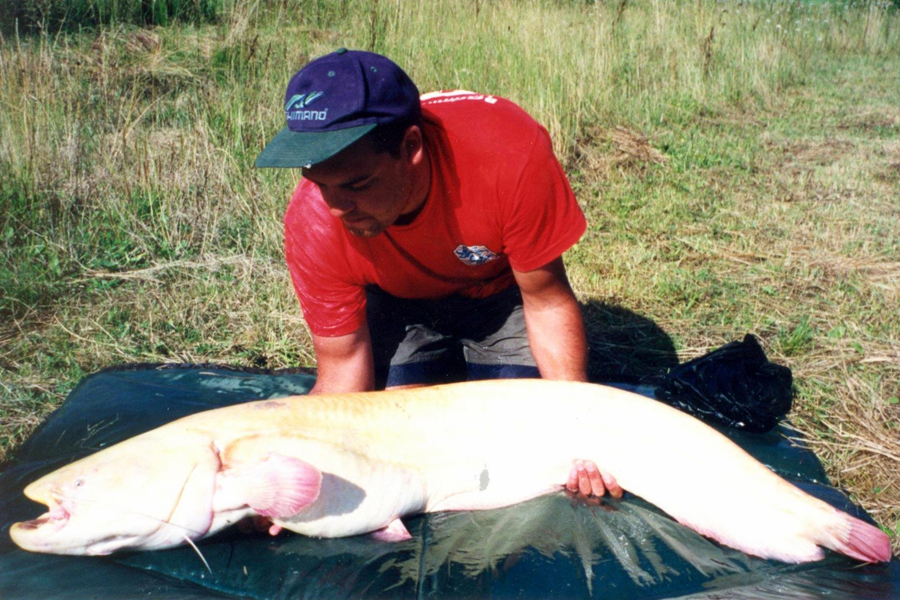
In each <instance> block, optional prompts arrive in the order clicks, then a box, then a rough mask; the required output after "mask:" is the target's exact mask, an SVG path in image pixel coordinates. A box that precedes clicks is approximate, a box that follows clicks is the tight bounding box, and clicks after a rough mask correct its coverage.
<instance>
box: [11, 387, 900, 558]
mask: <svg viewBox="0 0 900 600" xmlns="http://www.w3.org/2000/svg"><path fill="white" fill-rule="evenodd" d="M576 459H585V460H592V461H594V462H595V463H596V464H597V465H598V467H599V468H600V470H601V471H605V472H607V473H609V474H611V475H612V476H613V477H615V478H616V479H617V480H618V482H619V484H620V485H621V486H622V487H623V488H624V489H626V490H628V491H630V492H631V493H633V494H636V495H638V496H641V497H642V498H644V499H645V500H647V501H648V502H650V503H652V504H655V505H656V506H657V507H659V508H660V509H662V510H663V511H665V512H666V513H668V514H669V515H670V516H671V517H673V518H674V519H676V520H677V521H678V522H680V523H682V524H684V525H686V526H688V527H690V528H692V529H694V530H696V531H697V532H699V533H701V534H703V535H705V536H708V537H710V538H713V539H714V540H717V541H718V542H720V543H722V544H724V545H726V546H730V547H732V548H736V549H738V550H741V551H743V552H746V553H748V554H753V555H756V556H760V557H763V558H774V559H778V560H782V561H786V562H793V563H796V562H805V561H812V560H818V559H820V558H822V557H823V555H824V554H823V551H822V550H821V548H820V546H822V547H825V548H830V549H831V550H834V551H836V552H840V553H842V554H845V555H847V556H850V557H853V558H855V559H858V560H861V561H867V562H876V561H888V560H890V558H891V548H890V542H889V539H888V536H887V535H886V534H885V533H883V532H882V531H880V530H879V529H878V528H876V527H873V526H871V525H869V524H867V523H864V522H863V521H860V520H859V519H856V518H854V517H852V516H850V515H848V514H846V513H844V512H841V511H839V510H836V509H835V508H833V507H831V506H830V505H828V504H826V503H824V502H822V501H820V500H817V499H815V498H813V497H811V496H809V495H808V494H806V493H804V492H802V491H800V490H799V489H798V488H796V487H794V486H793V485H791V484H790V483H788V482H786V481H785V480H783V479H781V478H780V477H778V476H777V475H775V474H774V473H773V472H772V471H770V470H769V469H768V468H766V467H765V466H763V465H762V464H760V463H759V462H757V461H756V460H755V459H754V458H752V457H751V456H750V455H748V454H747V453H746V452H744V451H743V450H742V449H741V448H739V447H738V446H737V445H736V444H734V443H733V442H731V441H730V440H729V439H728V438H727V437H725V436H723V435H721V434H720V433H718V432H717V431H715V430H714V429H712V428H710V427H708V426H707V425H705V424H703V423H702V422H700V421H698V420H696V419H694V418H693V417H690V416H688V415H686V414H684V413H681V412H679V411H677V410H675V409H673V408H670V407H668V406H666V405H664V404H661V403H659V402H656V401H654V400H651V399H648V398H644V397H642V396H639V395H636V394H632V393H629V392H625V391H622V390H618V389H615V388H609V387H603V386H599V385H594V384H585V383H572V382H553V381H542V380H502V381H486V382H472V383H459V384H450V385H443V386H435V387H427V388H417V389H407V390H398V391H387V392H369V393H359V394H340V395H319V396H295V397H290V398H283V399H278V400H265V401H257V402H251V403H247V404H242V405H237V406H230V407H226V408H219V409H215V410H209V411H206V412H202V413H198V414H195V415H191V416H188V417H185V418H182V419H180V420H177V421H174V422H172V423H169V424H167V425H164V426H162V427H159V428H158V429H154V430H152V431H149V432H147V433H144V434H142V435H139V436H136V437H134V438H132V439H129V440H126V441H124V442H121V443H119V444H117V445H115V446H112V447H110V448H107V449H105V450H102V451H100V452H97V453H96V454H93V455H91V456H88V457H87V458H84V459H82V460H79V461H77V462H74V463H72V464H70V465H67V466H65V467H62V468H61V469H59V470H57V471H55V472H53V473H50V474H49V475H46V476H44V477H43V478H41V479H39V480H37V481H35V482H34V483H32V484H30V485H29V486H28V487H27V488H26V489H25V494H26V495H27V496H28V497H29V498H31V499H33V500H35V501H37V502H40V503H43V504H46V505H47V507H48V512H47V513H46V514H44V515H42V516H40V517H38V518H37V519H34V520H32V521H27V522H23V523H17V524H15V525H13V527H12V529H11V531H10V533H11V536H12V539H13V541H15V543H16V544H18V545H19V546H20V547H22V548H24V549H26V550H31V551H35V552H50V553H57V554H108V553H111V552H114V551H117V550H125V549H156V548H167V547H171V546H175V545H178V544H181V543H185V542H188V543H193V542H192V540H197V539H200V538H203V537H206V536H209V535H212V534H213V533H216V532H217V531H219V530H221V529H223V528H224V527H227V526H229V525H231V524H233V523H235V522H237V521H238V520H240V519H243V518H245V517H248V516H253V515H261V516H264V517H268V518H269V519H271V520H272V521H273V522H274V523H275V524H277V525H279V526H281V527H284V528H286V529H290V530H293V531H295V532H298V533H301V534H304V535H308V536H320V537H340V536H351V535H357V534H363V533H369V532H376V533H377V535H379V536H380V537H381V539H403V538H405V537H408V536H409V534H408V532H407V531H406V529H405V528H404V526H403V523H402V521H401V518H402V517H404V516H405V515H411V514H415V513H421V512H435V511H450V510H478V509H489V508H499V507H503V506H509V505H512V504H515V503H518V502H523V501H525V500H529V499H531V498H534V497H536V496H540V495H543V494H548V493H552V492H556V491H560V490H562V489H563V487H564V484H565V481H566V477H567V475H568V473H569V471H570V469H571V466H572V464H573V461H575V460H576Z"/></svg>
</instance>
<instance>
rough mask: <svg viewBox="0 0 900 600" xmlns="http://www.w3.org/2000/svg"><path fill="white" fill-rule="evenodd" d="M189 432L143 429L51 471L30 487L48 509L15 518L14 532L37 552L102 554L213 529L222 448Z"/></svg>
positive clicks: (174, 541)
mask: <svg viewBox="0 0 900 600" xmlns="http://www.w3.org/2000/svg"><path fill="white" fill-rule="evenodd" d="M190 437H191V436H189V435H185V436H184V439H181V440H172V441H169V443H168V445H166V441H167V440H160V439H155V438H152V437H150V438H141V436H139V437H138V438H133V439H132V440H126V441H125V442H123V443H122V444H120V445H117V446H114V447H111V448H108V449H106V450H103V451H100V452H98V453H96V454H93V455H91V456H88V457H86V458H83V459H81V460H79V461H76V462H74V463H71V464H69V465H66V466H65V467H62V468H60V469H58V470H57V471H54V472H52V473H50V474H48V475H45V476H44V477H42V478H40V479H38V480H37V481H35V482H33V483H31V484H30V485H28V486H27V487H26V488H25V490H24V493H25V495H26V496H27V497H28V498H30V499H31V500H34V501H35V502H38V503H40V504H44V505H45V506H46V507H47V512H45V513H44V514H43V515H41V516H39V517H37V518H35V519H32V520H30V521H24V522H21V523H15V524H13V526H12V527H11V528H10V537H11V538H12V540H13V542H14V543H16V545H18V546H19V547H21V548H22V549H24V550H28V551H31V552H42V553H51V554H69V555H104V554H110V553H112V552H115V551H117V550H122V549H136V550H153V549H160V548H169V547H173V546H177V545H179V544H182V543H184V542H185V541H186V540H187V539H197V538H200V537H203V536H205V535H207V534H208V533H211V532H210V526H211V524H212V522H213V518H212V495H213V492H214V487H215V473H216V472H217V470H218V468H219V460H218V455H217V453H216V451H215V448H214V446H213V445H211V444H210V443H203V442H202V441H201V443H197V442H198V440H197V439H189V438H190ZM189 442H193V443H189ZM160 447H162V448H165V449H164V450H160Z"/></svg>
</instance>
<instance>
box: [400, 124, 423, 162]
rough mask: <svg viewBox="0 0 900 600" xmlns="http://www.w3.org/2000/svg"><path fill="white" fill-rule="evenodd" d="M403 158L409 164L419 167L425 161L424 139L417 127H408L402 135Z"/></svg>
mask: <svg viewBox="0 0 900 600" xmlns="http://www.w3.org/2000/svg"><path fill="white" fill-rule="evenodd" d="M402 148H403V157H404V158H406V159H407V160H408V161H409V163H410V164H412V165H419V164H421V163H422V161H424V160H425V139H424V138H423V136H422V129H421V128H420V127H419V126H418V125H410V126H409V128H408V129H407V130H406V133H405V134H404V135H403V145H402Z"/></svg>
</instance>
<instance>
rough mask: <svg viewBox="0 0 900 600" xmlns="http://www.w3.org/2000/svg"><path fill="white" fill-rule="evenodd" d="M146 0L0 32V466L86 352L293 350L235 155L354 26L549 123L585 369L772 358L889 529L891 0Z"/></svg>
mask: <svg viewBox="0 0 900 600" xmlns="http://www.w3.org/2000/svg"><path fill="white" fill-rule="evenodd" d="M26 5H27V6H32V7H33V6H35V5H36V4H35V3H24V2H23V3H19V4H18V6H26ZM138 5H140V3H137V2H127V1H124V0H123V1H122V2H118V3H102V2H100V0H96V1H95V2H93V3H92V2H88V1H87V0H85V1H84V2H81V3H77V4H74V3H73V4H69V6H70V7H71V8H70V10H71V11H75V10H88V9H87V8H85V7H89V6H90V7H94V8H91V9H90V10H91V11H93V13H91V14H93V15H94V16H93V17H84V18H82V19H81V20H80V21H79V20H78V19H77V18H74V15H75V14H76V13H75V12H71V13H70V15H72V16H71V17H69V18H67V19H65V20H63V19H61V18H60V17H59V16H58V14H57V13H52V11H51V12H50V13H47V15H49V16H46V15H45V17H44V18H43V20H40V19H38V20H35V21H33V22H32V25H33V27H31V29H29V28H28V27H26V26H25V25H26V23H24V21H23V25H22V26H20V27H19V30H18V33H16V32H15V31H13V32H11V33H10V32H7V31H5V30H4V32H3V36H4V37H3V40H2V42H0V81H2V82H3V85H2V86H0V289H2V294H0V422H2V438H0V461H2V460H3V459H5V458H7V457H8V456H9V455H10V453H11V452H13V451H14V449H15V448H16V447H17V445H18V444H20V443H21V441H22V440H23V439H24V438H25V437H26V436H27V435H28V433H29V432H30V431H31V430H33V428H34V427H35V426H36V424H37V423H38V422H39V421H40V419H41V418H42V417H43V416H44V415H46V414H47V413H48V412H49V411H50V410H52V409H53V408H54V407H55V406H58V405H59V403H60V402H61V401H62V400H63V399H64V397H65V394H66V393H67V392H68V391H69V390H70V389H71V388H72V386H74V384H75V383H76V382H77V381H78V380H79V379H80V378H81V377H83V376H85V375H86V374H88V373H90V372H92V371H94V370H96V369H98V368H101V367H105V366H109V365H112V364H117V363H123V362H144V361H151V362H152V361H174V362H221V363H231V364H242V365H250V366H262V367H271V368H278V367H288V366H314V356H313V353H312V348H311V344H310V341H309V335H308V332H307V330H306V327H305V325H304V323H303V320H302V316H301V314H300V311H299V308H298V304H297V301H296V299H295V298H294V295H293V291H292V289H291V285H290V280H289V277H288V274H287V270H286V268H285V267H284V265H283V259H282V249H281V241H282V234H281V216H282V213H283V210H284V208H285V206H286V203H287V199H288V196H289V194H290V192H291V190H292V188H293V186H294V184H295V183H296V178H297V177H298V173H296V172H290V171H271V170H265V171H260V170H256V169H253V168H252V163H253V161H254V159H255V157H256V155H257V153H258V152H259V150H260V149H261V148H262V146H263V145H264V144H265V143H266V141H267V140H268V139H269V138H270V137H271V136H272V135H274V133H275V132H276V131H277V130H278V129H279V128H280V127H281V119H282V116H281V111H280V99H281V97H282V94H283V87H284V85H285V83H286V82H287V80H288V79H289V77H290V76H291V75H292V74H293V72H294V71H296V69H297V68H299V67H300V66H301V65H302V64H304V63H305V62H306V61H307V60H308V59H309V58H311V57H313V56H317V55H320V54H323V53H326V52H329V51H331V50H333V49H335V48H337V47H339V46H347V47H352V48H363V49H374V50H376V51H380V52H383V53H385V54H387V55H389V56H391V57H392V58H393V59H394V60H396V61H397V62H398V63H400V64H401V65H403V66H404V67H405V68H406V69H407V70H408V71H409V73H410V74H411V76H412V77H413V79H414V80H416V81H417V83H418V84H419V86H420V89H422V90H423V91H429V90H434V89H450V88H466V89H472V90H477V91H484V92H490V93H493V94H497V95H501V96H506V97H508V98H511V99H513V100H514V101H516V102H518V103H519V104H521V105H522V106H523V107H525V108H526V109H527V110H529V111H530V112H531V113H532V114H533V115H534V116H535V117H536V118H537V119H538V120H540V121H541V122H542V123H544V124H545V125H546V126H547V128H548V129H549V131H550V133H551V135H552V137H553V141H554V145H555V148H556V150H557V153H558V155H559V156H560V159H561V161H562V162H563V164H564V166H565V167H566V170H567V172H568V173H569V175H570V179H571V181H572V184H573V187H574V188H575V190H576V193H577V195H578V198H579V201H580V202H581V205H582V207H583V209H584V211H585V213H586V215H587V217H588V221H589V227H588V232H587V233H586V235H585V237H584V239H583V240H582V242H581V243H580V244H579V245H578V246H577V247H576V248H574V249H573V250H571V251H570V252H569V253H568V254H567V256H566V260H567V264H568V267H569V271H570V276H571V280H572V282H573V285H574V286H575V288H576V292H577V293H578V295H579V297H580V299H581V300H582V301H583V302H584V305H585V314H586V320H587V323H588V327H589V336H590V340H591V344H592V351H593V353H592V364H591V369H592V372H593V373H594V374H595V375H597V376H601V375H608V376H623V375H625V376H645V375H649V374H658V373H660V372H663V371H664V370H665V369H666V368H667V367H670V366H672V365H673V364H675V363H676V362H677V361H679V360H680V361H683V360H687V359H689V358H693V357H695V356H698V355H700V354H703V353H705V352H707V351H709V350H711V349H713V348H715V347H718V346H720V345H722V344H724V343H727V342H729V341H731V340H734V339H740V338H741V337H743V335H744V334H745V333H747V332H752V333H754V334H756V335H757V336H758V337H760V339H761V340H762V342H763V344H764V347H765V348H766V351H767V352H768V353H769V355H770V357H771V358H773V359H774V360H776V361H777V362H780V363H782V364H786V365H788V366H790V367H791V368H792V370H793V372H794V375H795V379H796V382H797V390H798V397H797V401H796V408H795V413H794V416H793V419H794V421H795V422H796V423H797V424H798V425H799V426H800V428H801V429H802V431H803V432H804V433H805V434H806V435H807V436H809V438H810V439H811V440H812V443H813V444H814V446H815V448H816V450H817V451H818V453H819V455H820V456H821V457H822V458H823V459H824V460H825V462H826V463H827V466H828V470H829V474H830V476H831V477H832V478H833V479H834V480H835V482H837V483H838V484H839V485H841V486H844V487H846V488H847V489H849V490H851V491H852V493H853V494H854V495H855V497H856V498H857V499H858V500H859V501H860V502H862V503H863V504H864V506H866V508H868V509H869V510H870V511H871V512H872V514H873V515H874V516H875V517H876V519H878V520H879V522H880V523H882V525H883V526H884V527H885V528H886V529H890V530H892V531H893V530H895V529H896V524H897V522H898V521H900V512H898V509H897V507H898V506H900V484H898V482H897V480H896V475H895V471H896V468H895V465H896V460H897V459H898V457H900V449H898V442H897V440H898V438H900V436H898V433H900V406H898V403H897V401H896V399H897V398H898V397H900V383H898V382H900V378H898V376H897V375H898V371H900V318H898V317H897V310H896V307H897V305H898V304H900V219H898V216H900V214H898V213H900V203H898V200H897V199H898V198H900V109H898V106H900V12H898V10H896V9H895V8H892V5H890V4H884V3H881V4H879V3H859V2H855V3H851V4H843V3H837V2H822V3H815V4H808V3H794V2H788V3H784V2H750V3H748V2H733V1H726V2H713V1H710V0H700V1H699V2H676V1H665V0H656V1H648V2H643V3H637V2H633V3H619V2H615V3H595V2H584V1H581V0H578V1H576V0H571V1H569V2H552V1H550V0H531V1H527V2H513V1H512V0H497V1H487V0H441V1H434V2H417V3H411V2H407V1H401V0H350V1H348V2H338V1H336V0H333V1H326V0H318V1H314V2H309V1H304V2H300V1H299V0H283V1H280V2H250V3H237V2H218V3H216V2H212V1H210V2H205V3H196V2H184V3H180V4H179V3H178V2H176V1H175V0H170V1H169V2H167V3H165V4H163V3H154V4H153V6H156V7H157V11H160V10H162V7H165V9H166V11H168V12H167V16H166V20H165V21H163V20H161V18H157V17H154V16H153V14H150V15H149V16H148V15H147V14H145V13H140V11H137V9H136V7H137V6H138ZM41 6H44V7H49V8H48V10H50V9H53V10H55V8H54V7H56V8H58V7H60V6H63V4H62V3H52V2H50V3H43V4H41ZM113 6H114V7H116V10H118V11H121V12H119V13H116V16H115V17H114V18H112V17H110V18H107V17H102V15H101V12H102V11H101V10H100V8H97V7H104V8H103V10H104V11H106V12H103V13H102V14H103V15H108V14H111V13H110V11H111V10H112V8H110V7H113ZM79 7H80V8H79ZM178 7H182V9H183V10H182V12H178V10H181V9H178ZM189 7H193V8H190V10H194V12H193V13H191V12H190V10H189ZM198 7H199V8H198ZM203 7H205V8H203ZM176 9H178V10H176ZM201 9H202V10H201ZM185 11H187V12H185ZM198 11H199V12H198ZM151 12H152V11H151ZM32 13H33V11H32ZM53 15H57V16H53ZM97 15H101V17H102V18H101V17H98V16H97ZM159 15H161V13H157V16H159ZM26 16H27V15H26ZM23 18H24V17H23ZM161 25H165V26H161ZM54 27H56V28H54ZM29 31H30V32H29ZM430 32H439V33H430ZM895 539H896V537H895ZM895 547H900V542H898V545H897V546H895Z"/></svg>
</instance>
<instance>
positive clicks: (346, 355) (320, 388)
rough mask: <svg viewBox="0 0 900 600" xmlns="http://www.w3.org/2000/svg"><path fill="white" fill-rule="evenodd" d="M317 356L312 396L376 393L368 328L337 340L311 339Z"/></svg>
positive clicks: (366, 326)
mask: <svg viewBox="0 0 900 600" xmlns="http://www.w3.org/2000/svg"><path fill="white" fill-rule="evenodd" d="M312 342H313V348H314V349H315V352H316V363H317V373H318V374H317V376H316V385H315V386H313V388H312V389H311V390H310V392H309V393H310V394H326V393H327V394H337V393H342V392H366V391H369V390H373V389H375V370H374V367H373V358H372V340H371V339H370V338H369V326H368V325H363V326H362V327H360V328H359V329H357V330H356V331H354V332H353V333H350V334H347V335H341V336H337V337H323V336H318V335H313V336H312Z"/></svg>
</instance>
